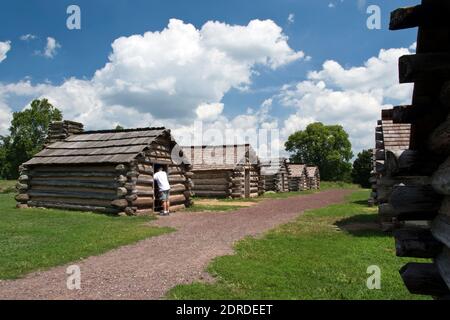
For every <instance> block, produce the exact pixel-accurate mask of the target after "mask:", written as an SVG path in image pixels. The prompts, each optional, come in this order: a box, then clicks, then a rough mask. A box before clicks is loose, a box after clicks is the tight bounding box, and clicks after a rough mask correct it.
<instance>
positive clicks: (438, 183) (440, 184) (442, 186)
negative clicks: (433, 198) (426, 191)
mask: <svg viewBox="0 0 450 320" xmlns="http://www.w3.org/2000/svg"><path fill="white" fill-rule="evenodd" d="M432 186H433V188H434V190H436V192H438V193H440V194H443V195H450V158H448V159H447V161H445V162H444V163H443V164H442V165H441V166H440V167H439V169H438V170H437V171H436V172H435V173H434V175H433V177H432Z"/></svg>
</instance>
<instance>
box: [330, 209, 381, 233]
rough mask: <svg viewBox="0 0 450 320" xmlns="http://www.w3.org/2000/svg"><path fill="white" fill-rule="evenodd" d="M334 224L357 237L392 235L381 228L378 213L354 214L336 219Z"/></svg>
mask: <svg viewBox="0 0 450 320" xmlns="http://www.w3.org/2000/svg"><path fill="white" fill-rule="evenodd" d="M334 225H335V226H337V227H338V228H339V229H340V230H341V231H343V232H346V233H349V234H351V235H353V236H355V237H390V235H389V234H387V233H385V232H383V231H382V230H381V226H380V223H379V222H378V214H376V213H374V214H358V215H354V216H351V217H348V218H344V219H342V220H339V221H336V223H335V224H334Z"/></svg>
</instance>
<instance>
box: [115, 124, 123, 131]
mask: <svg viewBox="0 0 450 320" xmlns="http://www.w3.org/2000/svg"><path fill="white" fill-rule="evenodd" d="M123 129H125V128H124V127H122V126H121V125H120V124H118V125H117V126H116V128H115V129H114V130H117V131H119V130H123Z"/></svg>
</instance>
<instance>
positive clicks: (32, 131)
mask: <svg viewBox="0 0 450 320" xmlns="http://www.w3.org/2000/svg"><path fill="white" fill-rule="evenodd" d="M62 118H63V115H62V112H61V111H60V110H59V109H58V108H56V107H54V106H53V105H52V104H51V103H49V102H48V100H47V99H41V100H34V101H33V102H32V103H31V105H30V107H29V108H26V109H25V110H23V111H19V112H14V114H13V119H12V121H11V126H10V128H9V132H10V133H9V135H7V136H0V178H1V179H17V178H18V175H19V166H20V165H21V164H22V163H24V162H26V161H28V160H29V159H31V158H32V157H33V156H34V155H35V154H36V153H37V152H39V151H40V150H42V148H43V147H44V142H45V138H46V136H47V131H48V127H49V125H50V123H51V122H52V121H61V120H62ZM121 128H122V127H120V126H117V128H116V129H121ZM285 148H286V151H288V152H289V153H290V154H291V159H290V160H291V161H293V162H300V163H306V164H313V165H316V166H318V167H319V170H320V175H321V179H322V180H325V181H346V182H354V183H357V184H360V185H362V186H363V187H369V186H370V184H369V178H370V171H371V170H372V153H371V151H369V150H364V151H362V152H360V153H359V154H358V155H357V157H356V160H355V161H354V162H353V165H352V163H351V159H352V158H353V153H352V145H351V143H350V140H349V137H348V134H347V132H345V130H344V128H343V127H342V126H340V125H324V124H323V123H320V122H317V123H312V124H310V125H308V126H307V127H306V129H305V130H300V131H297V132H295V133H293V134H292V135H290V136H289V138H288V140H287V141H286V143H285Z"/></svg>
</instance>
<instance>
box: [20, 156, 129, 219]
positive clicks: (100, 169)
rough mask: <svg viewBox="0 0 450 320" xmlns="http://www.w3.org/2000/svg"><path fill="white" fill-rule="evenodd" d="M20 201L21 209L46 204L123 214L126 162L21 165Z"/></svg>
mask: <svg viewBox="0 0 450 320" xmlns="http://www.w3.org/2000/svg"><path fill="white" fill-rule="evenodd" d="M20 169H21V175H20V177H19V180H18V183H17V186H16V188H17V190H18V195H17V196H16V200H17V202H18V204H17V206H18V207H19V208H26V207H29V206H30V207H46V208H57V209H67V210H80V211H97V212H104V213H119V212H121V206H120V205H119V206H117V204H119V203H120V199H121V195H122V194H123V193H124V192H125V191H126V190H125V188H124V186H125V183H126V180H127V179H126V177H125V176H123V175H122V172H124V171H126V166H125V165H120V166H114V165H89V166H87V165H86V166H79V165H77V166H69V165H52V166H37V167H33V166H31V167H24V166H22V167H21V168H20Z"/></svg>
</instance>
